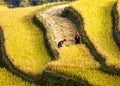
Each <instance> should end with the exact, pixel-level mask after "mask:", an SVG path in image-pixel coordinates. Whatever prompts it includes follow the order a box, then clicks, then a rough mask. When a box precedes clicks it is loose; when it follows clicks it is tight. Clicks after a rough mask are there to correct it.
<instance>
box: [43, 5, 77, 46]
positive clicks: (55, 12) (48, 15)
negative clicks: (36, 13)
mask: <svg viewBox="0 0 120 86" xmlns="http://www.w3.org/2000/svg"><path fill="white" fill-rule="evenodd" d="M68 6H69V5H60V6H56V7H52V8H50V9H49V10H47V11H46V12H44V13H42V14H41V16H42V17H43V19H44V20H45V21H46V22H47V24H48V25H49V28H51V30H52V34H53V38H52V39H53V40H55V44H56V45H57V43H58V42H59V41H60V40H62V39H66V40H67V41H66V43H65V45H66V46H70V45H73V44H74V43H75V41H74V36H75V34H76V32H77V29H76V26H75V25H74V24H73V23H72V22H71V21H70V20H68V19H67V18H63V17H61V16H60V15H61V13H62V11H63V10H64V8H65V7H68Z"/></svg>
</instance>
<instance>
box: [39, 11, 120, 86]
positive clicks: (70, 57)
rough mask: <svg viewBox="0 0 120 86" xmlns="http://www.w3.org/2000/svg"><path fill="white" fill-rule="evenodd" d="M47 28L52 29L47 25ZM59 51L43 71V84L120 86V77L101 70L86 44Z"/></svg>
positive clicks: (49, 85)
mask: <svg viewBox="0 0 120 86" xmlns="http://www.w3.org/2000/svg"><path fill="white" fill-rule="evenodd" d="M39 15H40V14H39V13H37V18H38V20H40V22H42V21H44V20H42V19H40V16H39ZM42 23H43V25H44V26H45V25H46V24H44V22H42ZM42 23H40V24H42ZM45 28H46V29H47V30H49V29H50V28H48V27H46V26H45ZM45 28H44V29H45ZM47 32H49V31H47ZM46 34H48V33H46ZM59 53H60V56H59V59H58V60H56V61H53V62H50V63H49V64H48V66H47V69H46V70H45V71H44V73H43V76H42V79H41V80H42V85H43V86H55V85H58V86H66V85H74V86H81V85H104V86H111V85H113V86H114V85H116V86H119V84H120V83H119V80H120V77H119V76H116V75H110V74H107V73H104V72H102V71H100V70H99V68H100V64H99V63H98V62H96V61H95V59H94V57H93V56H92V55H91V53H90V51H89V50H88V49H87V47H86V46H85V45H84V44H81V45H78V46H71V47H63V48H61V49H59ZM93 77H94V78H93Z"/></svg>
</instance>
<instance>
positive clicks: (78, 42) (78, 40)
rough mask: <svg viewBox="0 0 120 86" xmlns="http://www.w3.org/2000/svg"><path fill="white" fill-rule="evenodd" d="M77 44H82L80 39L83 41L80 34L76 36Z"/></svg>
mask: <svg viewBox="0 0 120 86" xmlns="http://www.w3.org/2000/svg"><path fill="white" fill-rule="evenodd" d="M74 39H75V44H80V39H81V37H80V34H79V33H78V32H77V33H76V35H75V38H74Z"/></svg>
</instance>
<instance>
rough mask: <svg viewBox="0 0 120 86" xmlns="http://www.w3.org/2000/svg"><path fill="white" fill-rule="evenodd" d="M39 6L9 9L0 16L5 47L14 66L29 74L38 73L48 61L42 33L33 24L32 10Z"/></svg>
mask: <svg viewBox="0 0 120 86" xmlns="http://www.w3.org/2000/svg"><path fill="white" fill-rule="evenodd" d="M40 8H41V7H39V6H38V7H28V8H16V9H10V10H9V11H8V12H7V13H6V14H5V15H3V16H2V17H1V18H0V20H1V21H0V25H1V27H2V29H3V31H4V37H5V49H6V52H7V55H8V58H9V59H10V61H11V62H12V63H13V64H14V66H15V67H16V68H18V69H20V70H21V71H23V72H25V73H27V74H29V75H34V76H36V75H39V74H40V73H41V72H42V70H44V68H45V67H46V64H47V63H48V62H49V61H50V57H49V55H48V53H47V51H46V49H45V46H44V40H43V34H42V32H41V31H40V30H39V29H38V28H37V27H36V26H35V25H34V24H33V21H32V17H33V15H34V12H35V11H37V10H38V9H40Z"/></svg>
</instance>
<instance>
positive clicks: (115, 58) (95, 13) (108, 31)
mask: <svg viewBox="0 0 120 86" xmlns="http://www.w3.org/2000/svg"><path fill="white" fill-rule="evenodd" d="M115 2H116V0H106V1H104V0H101V1H95V0H94V1H90V0H89V1H88V0H86V2H85V1H84V0H82V1H80V2H79V1H78V2H74V3H72V4H71V7H72V8H73V9H75V10H76V11H77V12H78V13H80V14H81V16H82V18H83V22H84V30H85V32H86V34H87V36H88V38H89V39H90V41H91V42H92V43H93V45H94V46H95V48H96V50H97V52H98V53H99V54H100V55H101V56H102V57H103V59H105V63H106V65H107V66H109V67H111V68H118V69H120V51H119V48H118V47H117V45H116V43H115V41H114V38H113V36H112V32H113V31H112V17H111V11H112V8H113V5H114V4H115ZM91 4H92V5H91ZM88 8H89V9H88Z"/></svg>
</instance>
